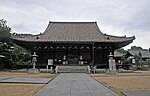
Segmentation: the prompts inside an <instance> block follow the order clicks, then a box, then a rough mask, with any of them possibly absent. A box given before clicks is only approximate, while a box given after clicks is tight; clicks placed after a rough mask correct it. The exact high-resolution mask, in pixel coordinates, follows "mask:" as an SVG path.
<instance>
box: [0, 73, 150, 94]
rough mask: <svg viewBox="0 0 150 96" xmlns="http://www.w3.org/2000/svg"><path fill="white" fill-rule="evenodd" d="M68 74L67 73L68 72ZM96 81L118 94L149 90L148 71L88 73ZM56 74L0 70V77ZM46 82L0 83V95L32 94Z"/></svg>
mask: <svg viewBox="0 0 150 96" xmlns="http://www.w3.org/2000/svg"><path fill="white" fill-rule="evenodd" d="M68 74H69V73H68ZM89 75H90V76H91V77H92V78H94V79H95V80H96V81H98V82H100V83H101V84H103V85H104V86H106V87H108V88H109V89H111V90H112V91H114V92H115V93H117V94H118V95H119V96H123V94H124V92H129V91H132V92H137V91H145V90H146V91H149V90H150V83H149V81H150V71H135V72H134V73H117V74H116V75H108V74H105V73H103V74H89ZM55 76H57V75H56V74H50V73H40V74H27V73H21V72H0V77H14V78H53V77H55ZM45 85H47V84H44V83H43V84H28V83H0V96H33V95H35V94H36V93H37V92H38V91H39V90H40V89H42V88H43V87H44V86H45Z"/></svg>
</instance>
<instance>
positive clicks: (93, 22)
mask: <svg viewBox="0 0 150 96" xmlns="http://www.w3.org/2000/svg"><path fill="white" fill-rule="evenodd" d="M49 23H97V22H96V21H83V22H82V21H49Z"/></svg>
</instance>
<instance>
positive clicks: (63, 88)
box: [36, 73, 117, 96]
mask: <svg viewBox="0 0 150 96" xmlns="http://www.w3.org/2000/svg"><path fill="white" fill-rule="evenodd" d="M36 96H117V94H115V93H114V92H112V91H111V90H109V89H108V88H106V87H105V86H103V85H102V84H100V83H99V82H97V81H95V80H94V79H93V78H91V77H90V76H89V75H88V74H85V73H62V74H60V75H59V76H57V77H56V78H55V79H54V80H52V81H51V82H50V83H48V84H47V85H46V86H45V87H44V88H43V89H41V90H40V91H39V92H38V93H37V94H36Z"/></svg>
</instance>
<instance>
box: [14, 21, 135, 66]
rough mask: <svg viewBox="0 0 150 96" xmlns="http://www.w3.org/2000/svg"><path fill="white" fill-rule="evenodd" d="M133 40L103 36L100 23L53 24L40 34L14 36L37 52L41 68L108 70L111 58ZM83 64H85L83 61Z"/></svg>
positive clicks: (19, 43) (131, 38)
mask: <svg viewBox="0 0 150 96" xmlns="http://www.w3.org/2000/svg"><path fill="white" fill-rule="evenodd" d="M134 39H135V36H133V37H126V36H123V37H118V36H112V35H107V34H103V33H102V32H101V31H100V29H99V27H98V25H97V23H96V22H49V24H48V26H47V28H46V30H45V31H44V32H43V33H42V34H40V35H34V36H29V37H13V38H12V40H13V42H14V43H16V44H18V45H20V46H22V47H24V48H26V49H29V50H31V52H32V53H33V52H36V54H37V55H38V58H37V66H46V65H47V63H48V59H51V60H53V64H54V65H66V64H67V65H97V66H101V67H108V55H109V54H110V52H112V53H114V51H115V50H116V49H118V48H121V47H124V46H126V45H128V44H130V43H131V42H132V41H133V40H134ZM81 61H82V62H81Z"/></svg>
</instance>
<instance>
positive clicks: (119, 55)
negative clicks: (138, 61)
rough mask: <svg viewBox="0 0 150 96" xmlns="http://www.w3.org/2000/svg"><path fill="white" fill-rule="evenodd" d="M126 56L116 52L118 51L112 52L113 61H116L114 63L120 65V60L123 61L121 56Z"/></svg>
mask: <svg viewBox="0 0 150 96" xmlns="http://www.w3.org/2000/svg"><path fill="white" fill-rule="evenodd" d="M125 55H126V54H124V53H121V52H118V51H115V52H114V59H115V61H116V63H118V64H119V63H121V62H122V59H123V56H125Z"/></svg>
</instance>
